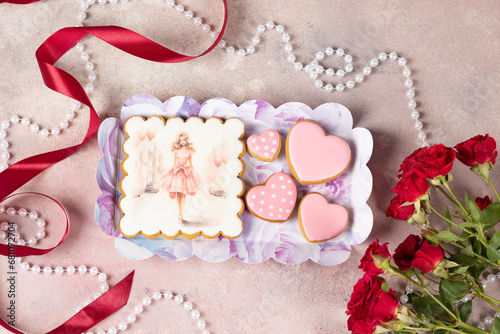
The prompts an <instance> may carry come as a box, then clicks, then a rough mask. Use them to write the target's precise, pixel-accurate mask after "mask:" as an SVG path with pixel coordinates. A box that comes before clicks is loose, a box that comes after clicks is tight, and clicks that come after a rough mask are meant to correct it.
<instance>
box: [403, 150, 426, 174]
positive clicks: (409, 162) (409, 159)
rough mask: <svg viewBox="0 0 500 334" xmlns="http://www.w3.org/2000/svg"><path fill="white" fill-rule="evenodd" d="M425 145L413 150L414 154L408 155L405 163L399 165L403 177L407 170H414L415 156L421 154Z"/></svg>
mask: <svg viewBox="0 0 500 334" xmlns="http://www.w3.org/2000/svg"><path fill="white" fill-rule="evenodd" d="M424 149H425V147H421V148H419V149H416V150H415V151H413V153H412V154H410V155H409V156H407V157H406V158H405V159H404V160H403V163H402V164H401V166H399V171H400V172H402V173H401V174H400V175H399V176H400V177H401V176H402V174H404V173H406V172H409V171H412V170H413V166H414V164H415V157H416V156H417V155H419V154H420V152H421V151H422V150H424Z"/></svg>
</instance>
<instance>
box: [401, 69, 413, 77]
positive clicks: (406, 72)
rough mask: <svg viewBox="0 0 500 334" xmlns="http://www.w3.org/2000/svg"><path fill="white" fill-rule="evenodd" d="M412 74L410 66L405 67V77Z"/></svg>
mask: <svg viewBox="0 0 500 334" xmlns="http://www.w3.org/2000/svg"><path fill="white" fill-rule="evenodd" d="M410 74H411V71H410V69H409V68H405V69H404V70H403V75H404V76H405V77H407V76H409V75H410Z"/></svg>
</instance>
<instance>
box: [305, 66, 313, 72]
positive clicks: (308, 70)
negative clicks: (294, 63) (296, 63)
mask: <svg viewBox="0 0 500 334" xmlns="http://www.w3.org/2000/svg"><path fill="white" fill-rule="evenodd" d="M304 71H305V72H306V73H311V72H312V71H313V67H312V66H311V65H306V67H304Z"/></svg>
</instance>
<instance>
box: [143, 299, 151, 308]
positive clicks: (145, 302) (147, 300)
mask: <svg viewBox="0 0 500 334" xmlns="http://www.w3.org/2000/svg"><path fill="white" fill-rule="evenodd" d="M142 303H143V304H144V305H146V306H148V305H151V298H149V297H144V298H142Z"/></svg>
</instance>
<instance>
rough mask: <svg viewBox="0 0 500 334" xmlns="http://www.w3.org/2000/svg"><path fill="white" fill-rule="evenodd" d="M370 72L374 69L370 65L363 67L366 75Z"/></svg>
mask: <svg viewBox="0 0 500 334" xmlns="http://www.w3.org/2000/svg"><path fill="white" fill-rule="evenodd" d="M370 73H372V69H371V68H370V67H365V68H363V74H364V75H368V74H370Z"/></svg>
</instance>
